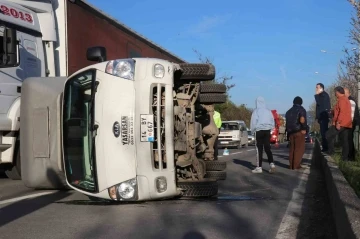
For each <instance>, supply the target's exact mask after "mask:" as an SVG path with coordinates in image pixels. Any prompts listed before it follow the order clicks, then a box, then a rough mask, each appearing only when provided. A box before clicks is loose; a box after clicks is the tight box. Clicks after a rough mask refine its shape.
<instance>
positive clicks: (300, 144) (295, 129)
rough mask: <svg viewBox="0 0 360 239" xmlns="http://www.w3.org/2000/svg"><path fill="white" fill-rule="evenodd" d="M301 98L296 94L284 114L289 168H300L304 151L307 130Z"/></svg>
mask: <svg viewBox="0 0 360 239" xmlns="http://www.w3.org/2000/svg"><path fill="white" fill-rule="evenodd" d="M302 103H303V100H302V99H301V97H299V96H296V97H295V98H294V100H293V107H291V108H290V109H289V110H288V111H287V112H286V114H285V118H286V130H287V132H288V135H289V139H290V152H289V163H290V169H292V170H294V169H300V168H301V166H300V165H301V160H302V157H303V155H304V153H305V134H306V131H307V128H308V127H307V120H306V110H305V109H304V107H302Z"/></svg>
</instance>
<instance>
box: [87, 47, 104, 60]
mask: <svg viewBox="0 0 360 239" xmlns="http://www.w3.org/2000/svg"><path fill="white" fill-rule="evenodd" d="M86 58H87V60H88V61H97V62H103V61H106V48H105V47H102V46H95V47H90V48H88V49H87V52H86Z"/></svg>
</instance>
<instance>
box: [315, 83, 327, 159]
mask: <svg viewBox="0 0 360 239" xmlns="http://www.w3.org/2000/svg"><path fill="white" fill-rule="evenodd" d="M315 102H316V119H317V121H318V123H319V124H320V134H321V144H322V151H323V152H325V151H327V150H328V144H327V140H326V132H327V130H328V128H329V114H328V111H329V110H330V109H331V104H330V97H329V94H328V93H327V92H326V91H325V90H324V85H323V84H322V83H317V84H316V94H315Z"/></svg>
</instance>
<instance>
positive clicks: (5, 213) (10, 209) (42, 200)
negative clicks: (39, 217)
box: [0, 192, 70, 227]
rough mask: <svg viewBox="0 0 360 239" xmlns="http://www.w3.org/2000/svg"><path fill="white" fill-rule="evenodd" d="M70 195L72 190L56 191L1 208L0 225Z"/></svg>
mask: <svg viewBox="0 0 360 239" xmlns="http://www.w3.org/2000/svg"><path fill="white" fill-rule="evenodd" d="M69 195H70V192H55V193H53V194H50V195H44V196H39V197H36V198H32V199H27V200H22V201H18V202H15V203H12V204H10V205H8V206H5V207H3V208H0V212H1V215H2V216H1V217H0V227H2V226H4V225H6V224H8V223H10V222H12V221H15V220H17V219H19V218H21V217H24V216H26V215H28V214H31V213H33V212H35V211H37V210H39V209H41V208H43V207H46V206H47V205H49V204H51V203H53V202H54V201H57V200H60V199H63V198H65V197H67V196H69Z"/></svg>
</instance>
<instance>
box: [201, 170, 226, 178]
mask: <svg viewBox="0 0 360 239" xmlns="http://www.w3.org/2000/svg"><path fill="white" fill-rule="evenodd" d="M205 178H210V179H215V180H225V179H226V172H225V171H206V174H205Z"/></svg>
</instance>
